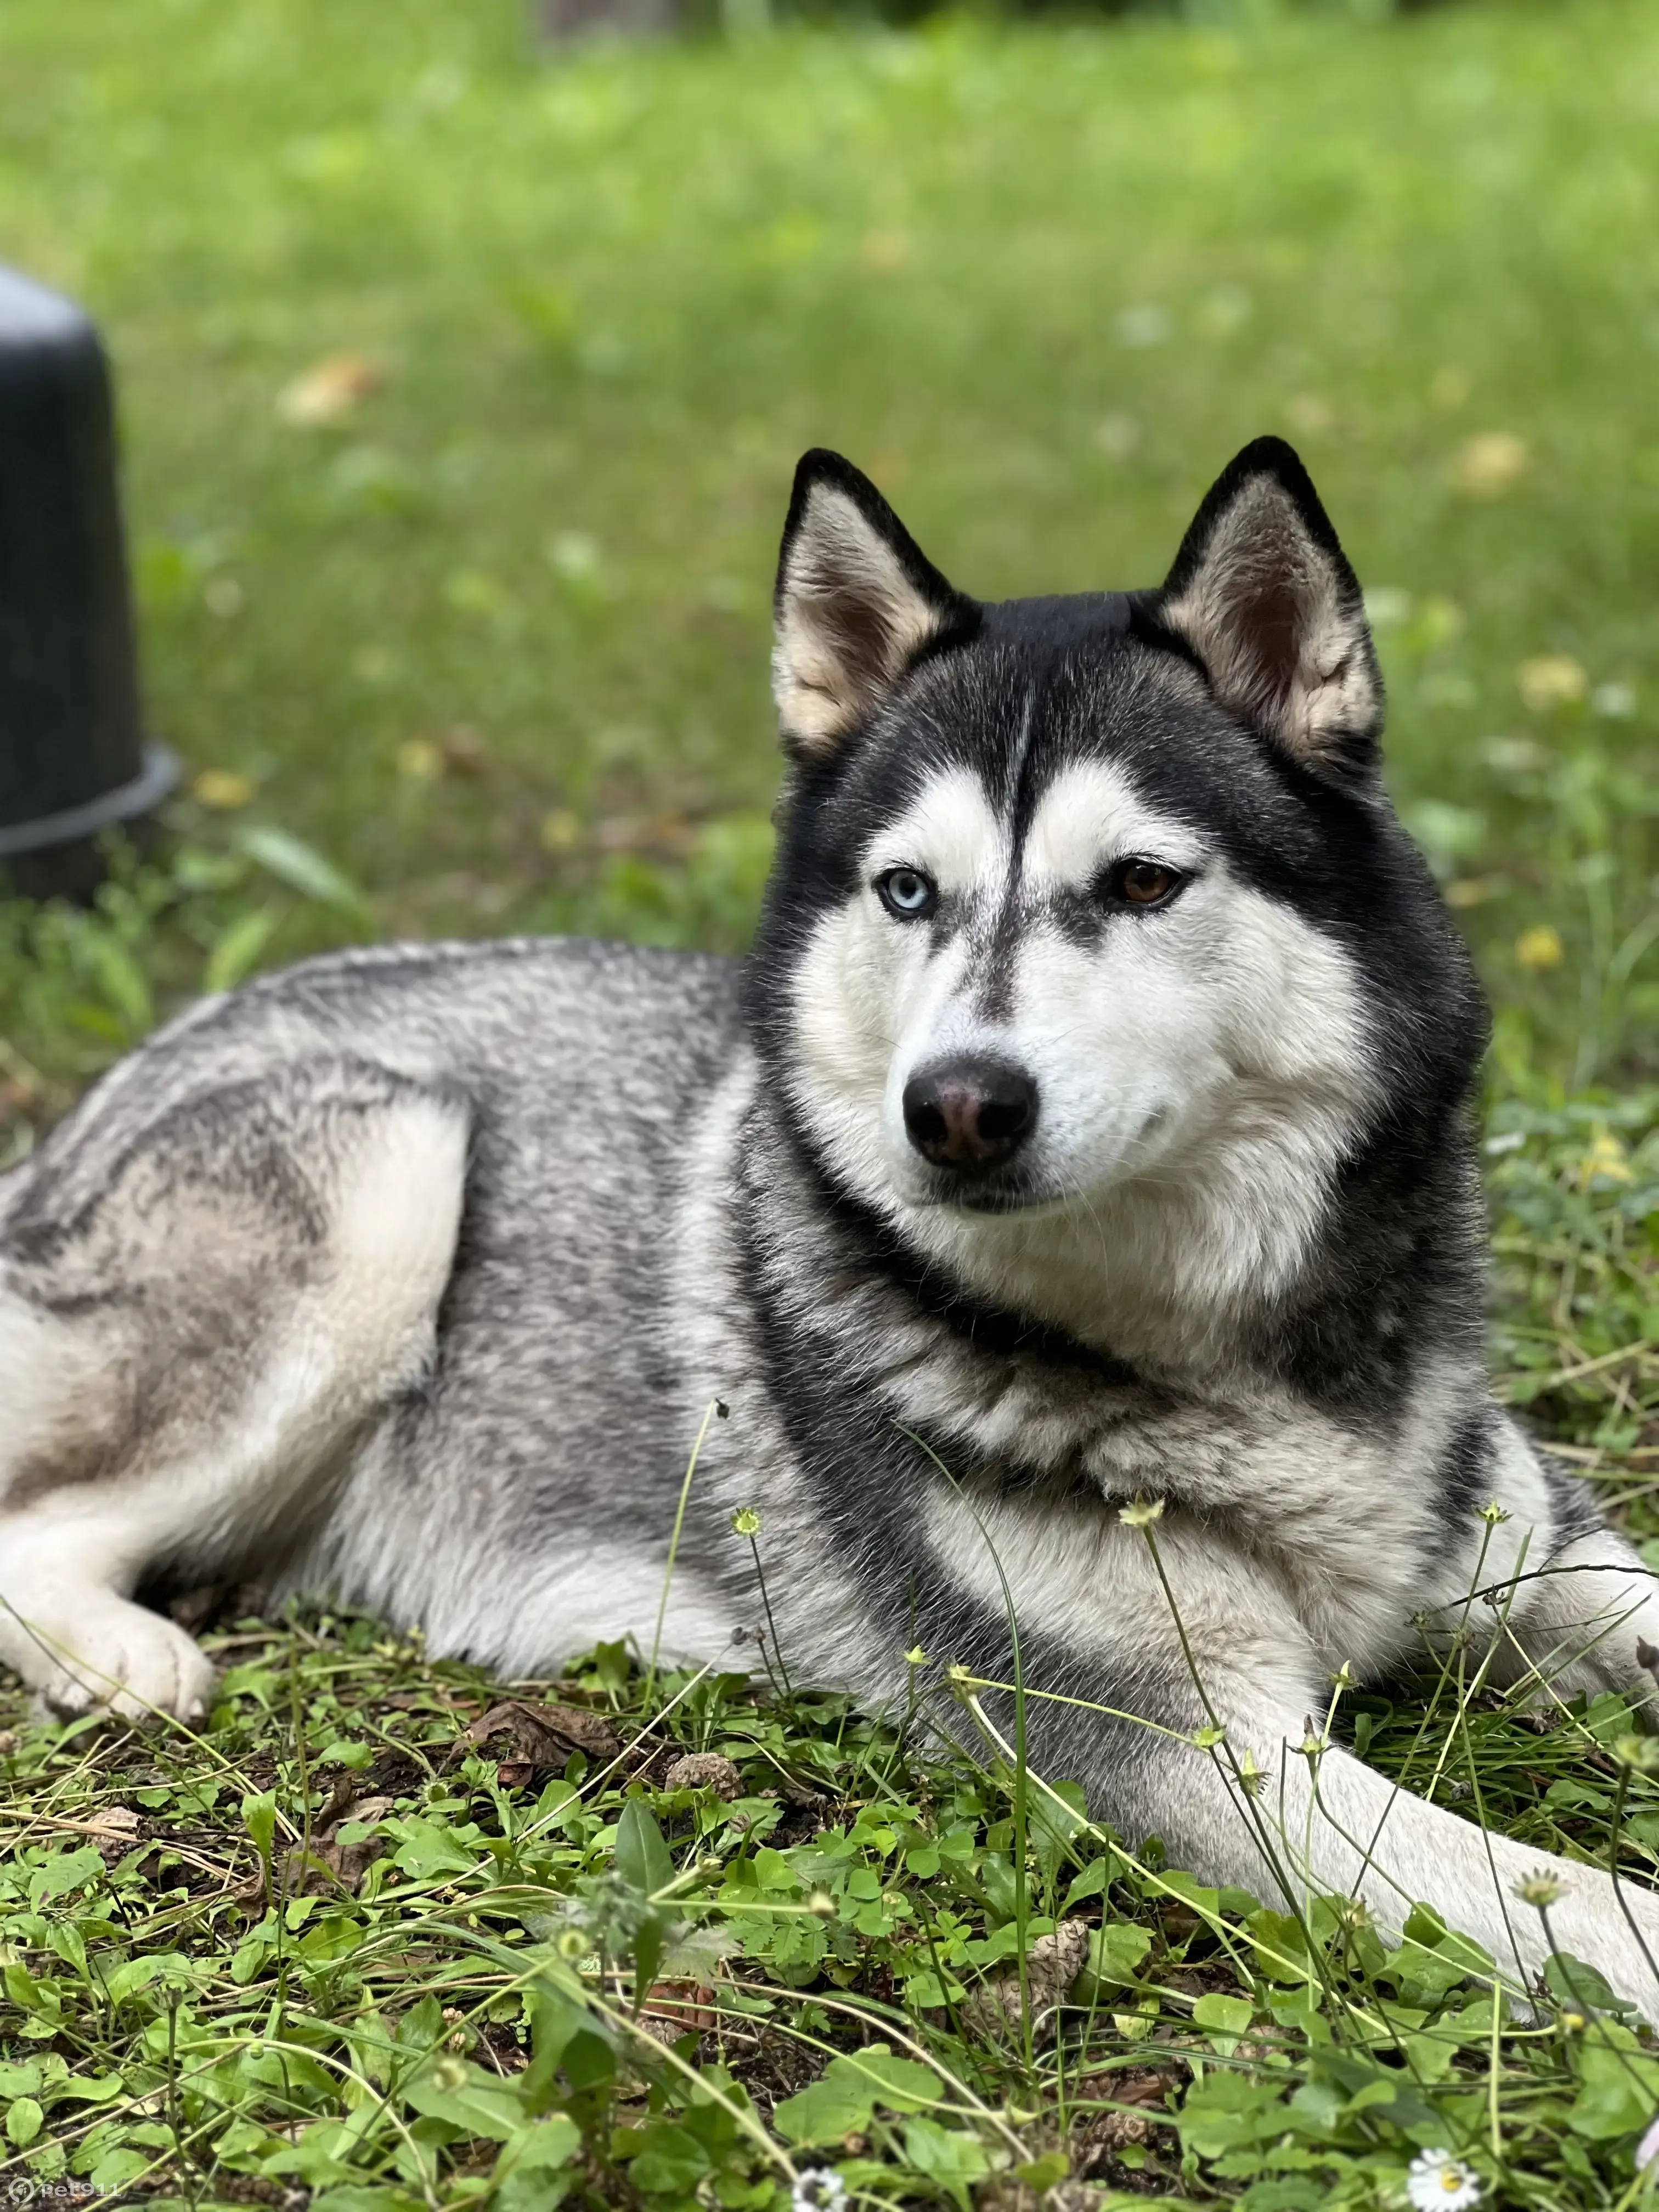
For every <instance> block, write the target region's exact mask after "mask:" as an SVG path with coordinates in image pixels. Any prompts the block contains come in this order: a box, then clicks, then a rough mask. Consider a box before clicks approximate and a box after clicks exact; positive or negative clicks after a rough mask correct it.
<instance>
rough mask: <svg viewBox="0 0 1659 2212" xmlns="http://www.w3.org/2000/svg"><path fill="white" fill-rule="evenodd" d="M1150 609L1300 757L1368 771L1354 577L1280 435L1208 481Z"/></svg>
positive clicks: (1372, 739)
mask: <svg viewBox="0 0 1659 2212" xmlns="http://www.w3.org/2000/svg"><path fill="white" fill-rule="evenodd" d="M1157 612H1158V618H1159V620H1160V621H1162V622H1163V623H1164V624H1165V625H1166V627H1167V628H1169V629H1173V630H1175V631H1176V633H1177V634H1178V635H1180V636H1181V637H1182V638H1184V639H1185V641H1186V642H1187V643H1188V645H1189V646H1191V647H1192V648H1193V650H1194V653H1196V654H1197V655H1198V657H1199V659H1200V661H1201V662H1202V664H1203V665H1204V669H1205V671H1206V674H1207V675H1208V677H1209V679H1210V683H1211V685H1212V689H1213V690H1214V691H1215V694H1216V696H1217V697H1218V699H1219V700H1220V701H1221V702H1222V704H1223V705H1224V706H1225V707H1228V708H1231V710H1232V712H1233V713H1235V714H1238V715H1239V716H1241V717H1242V719H1243V720H1245V721H1248V722H1249V723H1250V724H1251V725H1252V726H1254V727H1255V728H1256V729H1258V730H1260V731H1261V733H1262V735H1263V736H1264V737H1266V738H1268V739H1269V740H1270V741H1271V742H1272V743H1273V744H1277V745H1279V746H1280V747H1282V749H1283V750H1285V752H1287V753H1288V754H1290V755H1291V757H1292V758H1293V759H1294V760H1297V761H1298V762H1300V763H1301V764H1302V765H1303V766H1304V768H1307V769H1311V770H1312V771H1313V772H1314V773H1315V774H1316V775H1325V776H1328V777H1331V778H1333V779H1335V780H1338V781H1347V782H1352V781H1358V780H1363V779H1364V778H1365V777H1366V776H1368V775H1370V774H1371V773H1372V772H1373V771H1374V770H1375V769H1376V763H1377V759H1378V739H1379V738H1380V737H1381V735H1382V730H1383V678H1382V675H1381V673H1380V671H1378V668H1377V665H1376V654H1375V653H1374V652H1373V651H1372V649H1371V639H1370V630H1369V629H1367V627H1366V624H1365V611H1364V602H1363V600H1362V599H1361V596H1360V591H1359V584H1358V579H1357V578H1356V577H1355V575H1354V573H1353V570H1352V568H1350V567H1349V566H1348V563H1347V561H1346V557H1345V556H1344V554H1343V551H1342V548H1341V547H1340V545H1339V544H1337V542H1336V532H1334V530H1333V529H1332V527H1331V526H1330V521H1329V519H1328V516H1327V515H1326V513H1325V510H1324V508H1323V507H1322V506H1321V505H1320V503H1319V495H1318V494H1317V493H1316V491H1315V489H1314V488H1313V485H1312V483H1310V480H1309V477H1308V471H1306V470H1305V469H1304V467H1303V465H1302V463H1301V462H1300V460H1299V459H1297V456H1296V454H1295V453H1293V452H1292V451H1291V447H1289V446H1287V445H1286V444H1285V441H1284V440H1283V439H1282V438H1258V439H1257V440H1256V441H1255V444H1254V445H1249V446H1247V447H1245V448H1244V450H1243V453H1240V454H1239V455H1238V457H1237V459H1236V460H1234V461H1233V462H1232V463H1231V465H1229V466H1228V467H1227V468H1226V469H1225V471H1223V473H1222V475H1221V476H1220V477H1218V480H1217V481H1216V483H1214V484H1213V485H1212V487H1211V489H1210V490H1209V492H1208V493H1207V495H1206V497H1205V501H1204V504H1203V505H1202V507H1200V508H1199V510H1198V513H1197V515H1196V517H1195V518H1194V522H1193V526H1192V527H1191V529H1190V530H1188V532H1187V535H1186V538H1185V539H1184V540H1183V542H1182V548H1181V550H1180V552H1179V553H1178V554H1177V555H1176V562H1175V566H1174V568H1171V569H1170V574H1169V576H1168V579H1167V580H1166V581H1165V583H1164V594H1163V598H1162V599H1161V600H1160V602H1159V603H1158V609H1157Z"/></svg>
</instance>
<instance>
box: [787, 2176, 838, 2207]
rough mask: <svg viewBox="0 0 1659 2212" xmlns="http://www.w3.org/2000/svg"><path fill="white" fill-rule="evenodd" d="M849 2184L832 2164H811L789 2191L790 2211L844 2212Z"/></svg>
mask: <svg viewBox="0 0 1659 2212" xmlns="http://www.w3.org/2000/svg"><path fill="white" fill-rule="evenodd" d="M846 2203H847V2184H846V2183H845V2182H844V2181H843V2180H842V2178H841V2176H840V2174H838V2173H837V2172H836V2170H835V2168H834V2167H833V2166H808V2167H806V2169H805V2172H802V2173H801V2174H800V2175H799V2177H798V2178H797V2179H796V2182H795V2185H794V2187H793V2189H792V2190H791V2191H790V2192H789V2208H790V2212H843V2208H844V2207H845V2205H846Z"/></svg>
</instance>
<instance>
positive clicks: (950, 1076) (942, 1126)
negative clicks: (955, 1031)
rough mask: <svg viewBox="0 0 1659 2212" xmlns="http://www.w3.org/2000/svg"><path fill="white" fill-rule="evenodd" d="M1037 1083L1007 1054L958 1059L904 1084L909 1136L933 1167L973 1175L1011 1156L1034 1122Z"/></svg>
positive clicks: (932, 1068)
mask: <svg viewBox="0 0 1659 2212" xmlns="http://www.w3.org/2000/svg"><path fill="white" fill-rule="evenodd" d="M1036 1108H1037V1092H1036V1084H1035V1083H1033V1082H1032V1080H1031V1079H1030V1076H1029V1075H1027V1074H1026V1073H1025V1072H1024V1069H1023V1068H1018V1067H1011V1066H1009V1065H1008V1063H1007V1061H1006V1060H951V1061H948V1062H947V1063H946V1064H945V1066H941V1067H931V1068H929V1069H928V1070H927V1073H925V1074H922V1075H913V1076H912V1077H911V1078H910V1080H909V1081H908V1083H907V1084H906V1085H905V1086H904V1126H905V1127H906V1129H907V1130H908V1132H909V1136H910V1142H911V1143H912V1144H913V1145H914V1146H915V1148H916V1150H917V1151H918V1152H920V1153H921V1156H922V1158H924V1159H929V1160H932V1162H933V1164H934V1166H935V1167H940V1168H955V1169H956V1170H957V1171H958V1172H959V1173H961V1174H965V1175H974V1174H976V1173H978V1172H980V1171H981V1170H984V1169H986V1168H994V1167H1000V1165H1001V1164H1002V1163H1003V1161H1004V1160H1008V1159H1012V1158H1013V1156H1014V1154H1015V1153H1016V1152H1018V1150H1019V1148H1020V1146H1022V1145H1023V1144H1024V1142H1025V1139H1027V1138H1028V1137H1029V1136H1030V1133H1031V1132H1032V1130H1033V1129H1034V1128H1035V1127H1036Z"/></svg>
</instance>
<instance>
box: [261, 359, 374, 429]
mask: <svg viewBox="0 0 1659 2212" xmlns="http://www.w3.org/2000/svg"><path fill="white" fill-rule="evenodd" d="M385 382H386V372H385V370H384V369H382V368H379V367H378V366H377V365H376V363H374V362H372V361H370V360H369V359H368V357H367V356H365V355H363V354H360V353H331V354H327V355H325V356H324V358H323V359H322V360H321V361H315V362H313V363H312V364H311V367H310V368H307V369H302V370H301V373H300V374H299V375H298V376H296V377H295V379H294V380H293V381H292V382H291V383H289V384H285V385H284V386H283V388H282V390H281V391H280V392H278V393H277V395H276V412H277V413H278V414H279V415H280V416H282V418H283V422H293V423H295V424H297V425H299V426H300V427H301V428H307V429H308V428H311V427H312V426H313V425H314V424H317V423H321V422H340V421H342V420H343V418H344V417H345V416H348V415H350V414H352V413H354V412H355V411H356V409H357V408H359V407H360V406H361V405H362V403H363V401H364V400H365V399H367V398H368V395H369V393H370V392H374V391H377V390H378V389H379V388H380V386H381V385H383V384H384V383H385Z"/></svg>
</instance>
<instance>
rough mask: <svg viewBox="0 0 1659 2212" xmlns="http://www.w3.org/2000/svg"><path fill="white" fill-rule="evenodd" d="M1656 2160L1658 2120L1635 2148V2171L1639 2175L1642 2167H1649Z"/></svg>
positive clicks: (1658, 2152) (1658, 2140) (1658, 2138)
mask: <svg viewBox="0 0 1659 2212" xmlns="http://www.w3.org/2000/svg"><path fill="white" fill-rule="evenodd" d="M1656 2158H1659V2120H1655V2121H1654V2123H1653V2124H1652V2125H1651V2126H1650V2128H1649V2130H1648V2131H1647V2133H1646V2134H1645V2135H1644V2136H1643V2138H1642V2140H1641V2142H1639V2143H1638V2144H1637V2146H1636V2171H1637V2172H1638V2173H1640V2172H1642V2171H1643V2169H1644V2167H1645V2166H1651V2165H1652V2164H1653V2161H1654V2160H1655V2159H1656Z"/></svg>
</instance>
